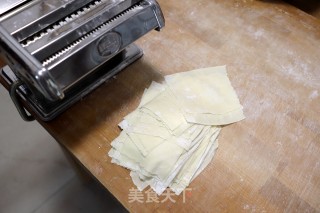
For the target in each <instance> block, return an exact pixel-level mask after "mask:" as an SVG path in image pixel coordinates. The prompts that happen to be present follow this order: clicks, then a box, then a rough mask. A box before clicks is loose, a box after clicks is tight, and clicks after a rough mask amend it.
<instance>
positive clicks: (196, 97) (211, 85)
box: [165, 66, 244, 125]
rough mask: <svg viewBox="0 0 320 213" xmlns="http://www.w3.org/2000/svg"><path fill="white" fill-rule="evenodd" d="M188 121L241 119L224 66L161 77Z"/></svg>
mask: <svg viewBox="0 0 320 213" xmlns="http://www.w3.org/2000/svg"><path fill="white" fill-rule="evenodd" d="M165 80H166V82H167V84H168V85H169V88H170V89H171V90H172V92H173V94H174V95H175V97H176V98H177V100H178V103H179V106H180V109H181V110H182V112H183V114H184V115H185V118H186V120H187V121H188V122H192V123H198V124H204V125H225V124H230V123H233V122H237V121H240V120H242V119H244V115H243V111H242V106H241V104H240V102H239V100H238V97H237V95H236V93H235V91H234V89H233V87H232V86H231V83H230V81H229V78H228V76H227V72H226V67H225V66H219V67H211V68H203V69H198V70H193V71H189V72H182V73H176V74H173V75H168V76H166V77H165Z"/></svg>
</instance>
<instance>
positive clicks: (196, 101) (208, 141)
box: [109, 66, 244, 195]
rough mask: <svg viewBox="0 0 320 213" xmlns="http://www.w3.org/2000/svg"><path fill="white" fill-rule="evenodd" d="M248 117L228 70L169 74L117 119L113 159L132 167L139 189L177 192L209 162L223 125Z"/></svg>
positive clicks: (209, 69) (110, 154)
mask: <svg viewBox="0 0 320 213" xmlns="http://www.w3.org/2000/svg"><path fill="white" fill-rule="evenodd" d="M242 119H244V115H243V111H242V106H241V105H240V102H239V100H238V97H237V95H236V93H235V91H234V90H233V88H232V86H231V83H230V81H229V79H228V76H227V73H226V67H225V66H220V67H212V68H204V69H199V70H193V71H189V72H183V73H177V74H173V75H169V76H166V77H165V82H164V83H163V84H159V83H156V82H152V83H151V85H150V87H149V88H148V89H146V90H145V91H144V94H143V97H142V99H141V102H140V104H139V106H138V108H137V109H136V110H135V111H133V112H132V113H130V114H128V115H127V116H126V117H125V118H124V120H123V121H122V122H121V123H120V124H119V126H120V127H121V128H122V130H123V131H122V132H121V134H120V135H119V137H118V138H116V139H115V140H114V141H113V142H112V149H111V150H110V151H109V156H110V157H111V158H112V162H113V163H116V164H118V165H120V166H123V167H126V168H128V169H130V170H131V172H130V176H131V178H132V180H133V182H134V184H135V185H136V186H137V188H138V189H139V190H143V189H145V188H146V187H147V186H150V187H151V188H152V189H153V190H154V191H155V192H156V193H157V194H158V195H160V194H162V193H163V192H164V191H165V190H166V188H167V187H170V188H171V189H172V190H173V191H174V192H175V193H176V194H177V195H179V194H180V193H181V192H182V191H183V190H184V189H185V188H186V187H187V186H188V185H189V184H190V183H191V181H192V180H193V179H194V178H196V177H197V176H198V175H199V174H200V172H202V171H203V170H204V169H205V167H206V166H207V165H208V164H209V163H210V162H211V160H212V158H213V156H214V153H215V151H216V149H217V147H218V141H217V137H218V135H219V133H220V130H221V127H220V125H225V124H230V123H234V122H237V121H240V120H242Z"/></svg>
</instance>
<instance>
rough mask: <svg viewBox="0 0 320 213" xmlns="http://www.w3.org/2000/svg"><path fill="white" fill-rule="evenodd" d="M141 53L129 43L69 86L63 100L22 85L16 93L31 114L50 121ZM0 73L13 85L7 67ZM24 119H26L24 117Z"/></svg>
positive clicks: (137, 57) (11, 76) (13, 79)
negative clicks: (52, 99) (48, 96)
mask: <svg viewBox="0 0 320 213" xmlns="http://www.w3.org/2000/svg"><path fill="white" fill-rule="evenodd" d="M142 55H143V52H142V50H141V49H140V48H139V47H138V46H136V45H135V44H131V45H129V46H128V47H127V48H125V49H124V50H123V51H122V52H120V53H119V54H117V55H116V56H114V57H113V58H112V59H111V60H109V61H107V62H106V63H104V64H102V65H101V66H100V67H99V68H98V69H96V70H95V71H94V72H93V73H91V74H89V75H88V76H86V77H85V78H84V79H82V80H81V81H80V82H78V83H77V84H76V85H74V86H73V87H72V88H70V89H69V90H68V91H67V92H66V93H65V98H64V99H63V100H59V101H55V102H51V101H48V100H47V99H45V98H44V97H43V96H42V95H41V94H33V93H31V92H30V91H29V90H28V89H27V88H26V87H25V86H23V85H22V86H19V87H18V89H17V95H18V96H19V97H20V98H22V99H24V100H25V102H26V103H27V105H28V108H30V109H31V110H32V112H33V113H31V114H34V115H35V116H36V117H37V118H40V119H41V120H43V121H50V120H52V119H54V118H55V117H57V116H58V115H59V114H61V113H62V112H63V111H65V110H66V109H67V108H69V107H70V106H71V105H72V104H74V103H75V102H77V101H79V100H80V99H81V98H83V97H84V96H86V95H87V94H88V93H90V92H91V91H93V90H94V89H96V88H97V87H98V86H99V85H101V84H102V83H104V82H105V81H106V80H107V79H109V78H111V77H112V76H114V75H115V74H117V73H118V72H120V71H121V70H123V69H124V68H125V67H127V66H128V65H130V64H131V63H133V62H134V61H136V60H137V59H139V58H140V57H141V56H142ZM1 74H2V76H3V77H4V79H5V80H6V81H7V82H8V83H9V84H10V85H13V84H14V82H15V81H16V80H17V78H16V76H15V75H14V73H13V72H12V71H11V69H10V68H9V67H4V68H3V69H2V72H1ZM11 96H12V95H11ZM12 99H13V101H14V102H15V104H16V100H14V98H12ZM16 106H17V108H18V111H19V113H20V114H21V112H22V111H23V112H25V111H24V109H21V106H19V104H16ZM22 117H23V116H22ZM23 118H24V117H23ZM24 120H27V119H25V118H24ZM29 120H31V119H29Z"/></svg>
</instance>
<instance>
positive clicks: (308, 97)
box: [41, 0, 320, 212]
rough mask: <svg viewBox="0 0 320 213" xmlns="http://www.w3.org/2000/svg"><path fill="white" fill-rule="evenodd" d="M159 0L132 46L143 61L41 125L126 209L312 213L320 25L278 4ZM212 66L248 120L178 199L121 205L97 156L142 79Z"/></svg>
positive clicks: (113, 175)
mask: <svg viewBox="0 0 320 213" xmlns="http://www.w3.org/2000/svg"><path fill="white" fill-rule="evenodd" d="M159 2H160V4H161V6H162V8H163V11H164V15H165V17H166V27H165V29H164V30H163V31H162V32H160V33H158V32H152V33H150V34H148V35H147V36H145V37H143V38H142V39H140V40H139V41H138V42H137V43H138V44H139V45H140V46H141V47H142V48H143V49H144V52H145V55H144V57H143V58H142V59H141V60H139V61H138V62H136V63H135V64H133V65H132V66H130V67H129V68H127V69H125V70H124V71H123V72H121V73H120V74H119V75H118V76H117V77H116V78H115V79H112V80H111V81H109V82H107V83H105V84H103V85H102V86H101V87H99V88H98V89H97V90H95V91H94V92H93V93H92V94H90V95H89V96H87V97H86V98H84V99H83V100H82V101H81V102H79V103H77V104H75V105H74V106H73V107H72V108H71V109H70V110H68V111H67V112H65V113H64V114H62V115H61V116H60V117H58V118H57V119H55V120H54V121H52V122H50V123H43V122H41V124H42V125H43V127H44V128H45V129H46V130H47V131H48V132H49V133H50V134H51V135H52V136H53V137H54V138H55V139H56V140H57V141H58V142H59V143H60V144H61V145H62V146H64V147H65V148H66V149H67V150H68V151H69V152H70V153H71V154H72V155H73V156H74V157H75V158H76V159H78V160H79V162H81V163H82V164H83V166H84V167H86V168H87V169H88V170H89V171H90V173H92V174H93V175H94V176H95V177H96V179H97V180H98V181H100V182H101V183H102V184H103V185H104V186H105V187H106V188H107V189H108V190H109V191H110V192H111V193H112V194H113V195H114V196H115V197H116V198H117V199H118V200H119V201H120V202H121V203H122V204H123V205H124V206H125V207H126V208H127V209H128V210H130V211H132V212H166V211H169V212H283V211H285V212H319V211H320V113H319V112H320V94H319V93H320V21H319V20H317V19H316V18H314V17H312V16H310V15H308V14H306V13H304V12H302V11H300V10H298V9H296V8H294V7H292V6H289V5H287V4H285V3H282V2H280V1H279V2H278V1H253V0H229V1H223V0H198V1H182V0H178V1H165V0H159ZM216 65H227V69H228V74H229V77H230V80H231V82H232V85H233V86H234V88H235V90H236V92H237V93H238V95H239V99H240V101H241V103H242V104H243V106H244V112H245V115H246V117H247V118H246V119H245V120H244V121H241V122H239V123H236V124H233V125H229V126H226V127H225V128H223V130H222V133H221V135H220V137H219V142H220V147H219V149H218V151H217V153H216V156H215V158H214V160H213V161H212V162H211V164H210V165H209V166H208V167H207V168H206V170H205V171H204V172H203V173H201V174H200V175H199V177H198V178H196V179H195V180H194V181H193V182H192V184H191V185H190V187H189V188H190V189H191V190H192V191H191V192H188V193H187V194H186V197H185V200H183V196H179V197H177V196H173V197H172V198H173V199H174V200H175V201H176V202H175V203H174V202H172V201H166V202H164V203H161V202H160V203H155V202H151V203H146V196H147V194H145V193H144V196H145V198H144V203H139V202H129V197H128V196H129V189H130V188H132V187H133V186H134V185H133V183H132V181H131V178H130V176H129V171H128V170H126V169H124V168H122V167H120V166H117V165H115V164H111V162H110V161H111V159H110V158H109V157H108V156H107V154H106V153H107V152H108V151H109V150H110V143H111V142H112V140H113V139H114V138H115V137H117V136H118V135H119V133H120V129H119V128H118V127H117V124H118V123H119V122H120V121H121V119H122V118H123V117H124V116H125V115H127V114H128V113H129V112H131V111H132V110H133V109H135V107H137V105H138V103H139V100H140V98H141V96H142V93H143V90H144V88H145V87H148V85H149V84H150V83H151V81H161V80H162V79H163V76H164V75H166V74H171V73H175V72H181V71H187V70H191V69H196V68H201V67H208V66H216ZM163 198H164V197H160V198H159V200H160V201H161V200H162V199H163ZM184 201H185V202H184Z"/></svg>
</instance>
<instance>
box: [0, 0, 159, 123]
mask: <svg viewBox="0 0 320 213" xmlns="http://www.w3.org/2000/svg"><path fill="white" fill-rule="evenodd" d="M0 6H1V7H0V8H1V9H0V54H1V57H2V59H3V60H4V61H5V62H6V63H7V66H5V67H4V68H3V69H2V72H1V74H2V76H3V78H4V79H5V80H6V81H7V83H8V84H9V85H10V95H11V98H12V100H13V102H14V103H15V105H16V106H17V109H18V111H19V113H20V114H21V116H22V117H23V118H24V120H27V121H30V120H33V119H34V116H32V115H31V114H34V115H36V117H38V118H40V119H42V120H44V121H49V120H51V119H53V118H55V117H56V116H57V115H59V114H60V113H61V112H63V111H64V110H65V109H67V108H68V107H69V106H70V105H72V104H73V103H75V102H76V101H78V100H80V99H81V98H82V97H83V96H85V95H86V94H88V93H89V92H91V91H92V90H93V89H95V88H96V87H98V86H99V85H100V84H101V83H103V82H104V81H105V80H107V79H108V78H110V77H112V76H113V75H115V74H116V73H117V72H119V71H120V70H122V69H123V68H125V67H126V66H128V65H129V64H131V63H132V62H134V61H135V60H137V59H138V58H140V57H141V56H142V54H143V53H142V50H141V49H140V48H139V47H137V46H136V45H135V44H134V43H133V42H134V41H135V40H137V39H138V38H140V37H141V36H143V35H145V34H146V33H148V32H149V31H151V30H153V29H156V30H158V31H159V30H160V29H161V28H162V27H164V24H165V21H164V17H163V14H162V12H161V8H160V6H159V4H158V3H157V2H156V0H6V1H1V3H0ZM21 100H24V101H25V103H26V106H27V109H28V110H31V111H32V113H31V114H30V113H29V112H27V111H26V109H25V108H24V107H23V105H22V102H21Z"/></svg>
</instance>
